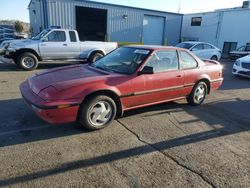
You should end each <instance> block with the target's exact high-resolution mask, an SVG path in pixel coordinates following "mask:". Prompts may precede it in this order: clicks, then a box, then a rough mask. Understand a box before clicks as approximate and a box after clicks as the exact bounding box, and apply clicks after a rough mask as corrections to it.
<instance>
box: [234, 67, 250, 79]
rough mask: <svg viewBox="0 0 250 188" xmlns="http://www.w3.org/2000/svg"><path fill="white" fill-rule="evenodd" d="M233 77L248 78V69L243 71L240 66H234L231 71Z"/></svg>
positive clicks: (249, 74)
mask: <svg viewBox="0 0 250 188" xmlns="http://www.w3.org/2000/svg"><path fill="white" fill-rule="evenodd" d="M232 73H233V75H238V76H243V77H248V78H250V69H245V68H242V67H240V66H237V65H234V66H233V70H232Z"/></svg>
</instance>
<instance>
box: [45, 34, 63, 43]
mask: <svg viewBox="0 0 250 188" xmlns="http://www.w3.org/2000/svg"><path fill="white" fill-rule="evenodd" d="M45 41H48V42H65V41H66V35H65V32H64V31H53V32H51V33H50V34H49V35H48V36H47V37H46V38H45Z"/></svg>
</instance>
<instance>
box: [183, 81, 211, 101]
mask: <svg viewBox="0 0 250 188" xmlns="http://www.w3.org/2000/svg"><path fill="white" fill-rule="evenodd" d="M206 96H207V84H206V83H205V82H198V83H197V84H196V85H195V86H194V88H193V90H192V92H191V94H190V95H189V96H188V98H187V101H188V103H189V104H190V105H193V106H198V105H201V104H202V103H203V102H204V100H205V98H206Z"/></svg>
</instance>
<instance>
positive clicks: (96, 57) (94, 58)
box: [88, 52, 104, 63]
mask: <svg viewBox="0 0 250 188" xmlns="http://www.w3.org/2000/svg"><path fill="white" fill-rule="evenodd" d="M103 56H104V55H103V54H102V53H100V52H92V54H91V55H90V57H89V58H88V62H90V63H94V62H96V61H97V60H99V59H101V58H102V57H103Z"/></svg>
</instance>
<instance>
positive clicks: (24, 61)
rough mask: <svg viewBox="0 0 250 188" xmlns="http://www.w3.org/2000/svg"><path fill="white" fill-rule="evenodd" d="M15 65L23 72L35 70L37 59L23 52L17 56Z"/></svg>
mask: <svg viewBox="0 0 250 188" xmlns="http://www.w3.org/2000/svg"><path fill="white" fill-rule="evenodd" d="M17 65H18V66H19V67H20V68H21V69H23V70H26V71H31V70H34V69H36V68H37V66H38V59H37V57H36V56H35V55H34V54H32V53H30V52H25V53H22V54H20V55H19V56H18V58H17Z"/></svg>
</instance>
